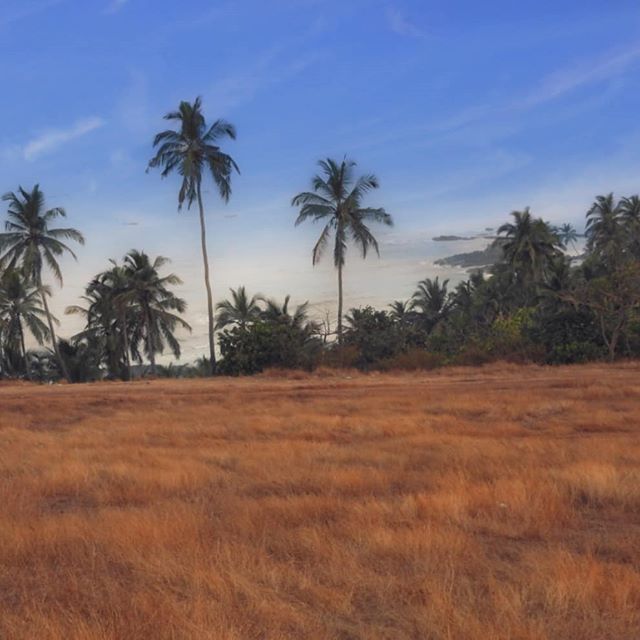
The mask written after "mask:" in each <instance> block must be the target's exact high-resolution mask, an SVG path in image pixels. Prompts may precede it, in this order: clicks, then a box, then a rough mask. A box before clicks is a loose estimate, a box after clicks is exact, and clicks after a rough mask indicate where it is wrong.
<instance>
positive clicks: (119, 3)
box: [104, 0, 129, 14]
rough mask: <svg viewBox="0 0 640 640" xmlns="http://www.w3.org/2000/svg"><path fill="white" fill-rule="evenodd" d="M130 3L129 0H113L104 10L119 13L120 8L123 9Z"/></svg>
mask: <svg viewBox="0 0 640 640" xmlns="http://www.w3.org/2000/svg"><path fill="white" fill-rule="evenodd" d="M128 3H129V0H113V1H112V2H111V4H109V6H108V7H107V8H106V9H105V11H104V12H105V13H107V14H113V13H118V11H120V9H122V8H123V7H124V6H125V5H126V4H128Z"/></svg>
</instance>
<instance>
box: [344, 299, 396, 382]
mask: <svg viewBox="0 0 640 640" xmlns="http://www.w3.org/2000/svg"><path fill="white" fill-rule="evenodd" d="M346 322H347V329H346V332H345V335H344V344H345V346H352V347H355V349H356V350H357V353H358V357H357V359H356V361H355V363H354V364H355V366H357V367H359V368H361V369H369V368H371V367H372V365H373V364H374V363H376V362H379V361H380V360H386V359H388V358H392V357H394V356H396V355H397V354H399V353H401V352H402V351H403V350H404V349H405V347H406V343H405V339H404V335H403V332H402V331H401V328H400V326H399V323H397V322H395V321H394V319H393V317H392V316H391V315H390V314H388V313H387V312H386V311H377V310H376V309H374V308H373V307H363V308H361V309H351V311H350V312H349V314H348V315H347V317H346Z"/></svg>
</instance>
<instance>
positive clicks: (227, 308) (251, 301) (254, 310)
mask: <svg viewBox="0 0 640 640" xmlns="http://www.w3.org/2000/svg"><path fill="white" fill-rule="evenodd" d="M229 291H231V300H223V301H222V302H219V303H218V304H217V305H216V310H217V311H218V318H217V321H216V329H224V328H225V327H228V326H229V325H232V324H235V325H238V326H239V327H241V328H244V327H246V326H247V325H248V324H250V323H251V322H254V321H255V320H257V319H258V318H259V317H260V304H259V302H260V300H261V299H262V298H261V296H259V295H254V296H251V297H249V294H248V293H247V290H246V289H245V287H238V288H237V289H229Z"/></svg>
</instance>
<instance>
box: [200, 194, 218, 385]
mask: <svg viewBox="0 0 640 640" xmlns="http://www.w3.org/2000/svg"><path fill="white" fill-rule="evenodd" d="M198 208H199V210H200V241H201V243H202V261H203V263H204V284H205V288H206V289H207V311H208V313H209V358H210V360H209V362H210V366H211V375H213V374H215V372H216V345H215V338H214V333H213V331H214V319H213V295H212V293H211V280H210V278H209V258H208V256H207V231H206V228H205V223H204V206H203V205H202V193H201V191H200V183H198Z"/></svg>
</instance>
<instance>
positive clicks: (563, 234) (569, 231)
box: [553, 222, 578, 249]
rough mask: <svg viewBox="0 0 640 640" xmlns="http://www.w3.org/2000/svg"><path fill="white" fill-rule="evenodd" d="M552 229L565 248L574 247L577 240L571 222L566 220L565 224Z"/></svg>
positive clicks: (576, 234) (576, 233)
mask: <svg viewBox="0 0 640 640" xmlns="http://www.w3.org/2000/svg"><path fill="white" fill-rule="evenodd" d="M553 231H554V232H555V234H556V235H557V236H558V238H559V239H560V242H561V243H562V246H563V247H564V248H565V249H567V248H568V247H569V246H572V247H573V248H574V249H575V246H576V241H577V240H578V232H577V231H576V228H575V227H574V226H573V225H572V224H570V223H568V222H566V223H565V224H563V225H560V226H559V227H557V228H555V229H553Z"/></svg>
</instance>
